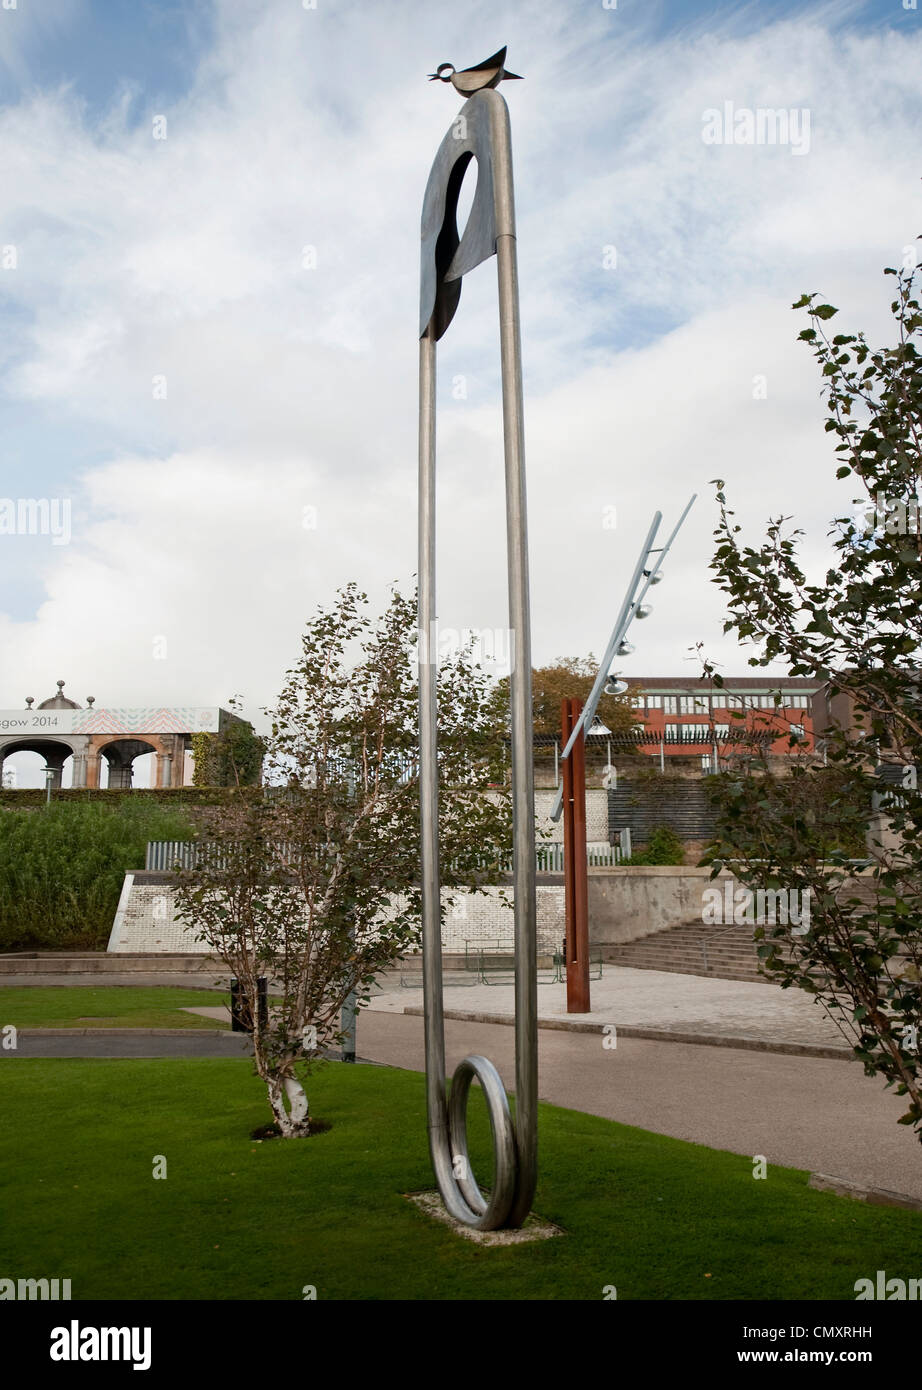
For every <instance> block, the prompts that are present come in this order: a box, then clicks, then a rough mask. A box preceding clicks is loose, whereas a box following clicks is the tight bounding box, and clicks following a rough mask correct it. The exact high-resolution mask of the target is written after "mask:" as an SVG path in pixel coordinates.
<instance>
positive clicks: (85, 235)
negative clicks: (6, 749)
mask: <svg viewBox="0 0 922 1390" xmlns="http://www.w3.org/2000/svg"><path fill="white" fill-rule="evenodd" d="M920 3H922V0H920ZM920 26H922V18H920V12H919V10H918V9H914V8H912V7H911V5H910V4H909V0H885V2H884V0H872V3H861V2H860V0H836V3H818V4H804V3H783V2H779V3H768V2H767V0H762V3H746V4H739V3H735V2H733V0H728V2H727V3H722V4H708V3H698V0H679V2H678V3H675V0H673V2H672V3H665V2H663V3H658V0H617V4H609V3H598V0H595V2H594V3H589V0H529V3H528V4H525V3H523V0H519V3H515V4H513V3H503V0H489V3H481V0H468V2H467V3H466V4H465V5H463V6H458V5H446V4H439V5H433V4H431V3H424V0H388V3H387V4H369V3H367V0H364V3H360V0H315V3H307V0H259V2H257V0H192V3H183V4H180V3H173V0H136V3H133V4H131V5H125V4H123V3H120V0H44V2H43V3H39V0H2V4H0V265H2V268H0V324H2V332H0V421H2V429H0V447H2V454H0V457H2V464H3V468H2V486H0V492H2V494H3V497H5V498H8V499H10V500H12V501H13V502H14V503H15V502H16V501H17V500H18V499H20V498H36V499H46V500H47V501H48V504H49V513H48V515H49V517H50V518H53V519H54V518H56V520H57V525H55V526H54V527H52V526H51V524H50V523H49V528H48V530H49V531H51V530H52V529H53V530H55V531H56V534H2V535H0V583H2V588H0V595H2V597H0V654H2V655H0V662H2V667H0V707H2V708H8V709H14V708H20V707H21V706H22V704H23V703H24V698H25V696H26V695H33V696H34V697H35V698H36V700H41V699H44V698H46V697H47V696H49V695H51V694H53V692H54V689H55V681H56V680H57V679H64V680H66V682H67V688H66V693H68V694H69V695H70V696H71V697H72V698H74V699H76V700H77V701H78V703H80V704H81V705H82V704H84V703H85V701H86V696H87V695H88V694H90V695H93V696H94V697H95V700H96V704H97V707H109V706H119V705H136V706H137V705H144V706H149V705H158V706H159V705H168V704H181V705H192V704H198V705H210V704H224V705H226V703H227V700H228V697H230V696H231V695H233V694H235V693H239V694H240V695H241V696H242V697H243V702H244V708H245V710H246V711H247V712H248V713H249V715H250V716H251V717H253V718H254V719H255V720H256V722H257V723H258V724H264V720H263V719H262V716H261V715H260V710H261V709H262V708H263V707H264V706H266V705H267V704H270V703H271V702H272V700H273V699H274V697H275V696H276V695H277V694H278V691H279V689H280V686H281V681H282V677H283V674H284V672H285V670H286V669H287V667H288V666H290V665H291V664H292V663H293V662H294V661H295V660H296V659H297V655H298V651H299V638H300V633H301V631H302V630H303V627H304V623H305V621H306V619H307V618H308V616H309V615H310V614H311V613H312V612H313V611H314V610H315V609H316V607H317V606H318V605H327V604H329V603H330V602H331V601H332V599H333V597H334V595H335V591H336V589H337V588H338V587H339V586H340V585H342V584H345V583H347V582H348V581H350V580H355V581H357V582H358V584H359V586H360V587H361V588H362V589H363V590H365V591H366V592H367V593H368V594H369V596H370V598H371V599H372V600H373V603H374V604H375V605H376V606H380V605H382V604H383V603H384V602H385V601H386V598H387V591H388V587H389V585H391V584H393V583H396V584H397V585H398V586H400V587H401V588H403V589H409V588H411V587H412V585H413V583H414V578H413V576H414V572H415V569H416V467H417V440H416V433H417V393H418V386H417V364H418V344H417V332H418V328H417V318H418V292H419V291H418V284H419V218H420V211H421V205H422V196H423V191H424V188H425V184H426V179H427V177H428V172H429V168H430V165H431V163H432V160H433V158H434V155H435V151H436V149H437V148H438V145H439V142H440V141H441V139H442V137H443V135H444V134H445V132H446V131H447V129H448V128H449V126H450V124H451V123H452V121H453V119H454V117H455V115H456V113H457V111H458V109H459V107H460V104H461V103H460V98H459V97H458V95H457V93H455V91H454V90H453V88H452V87H451V86H449V85H444V84H442V83H435V82H432V83H430V82H428V81H427V80H426V79H427V74H429V73H432V72H434V71H435V69H436V66H437V65H438V64H439V63H441V62H449V61H450V62H453V63H454V64H455V65H456V66H457V67H458V68H461V67H466V66H468V65H470V64H473V63H475V62H478V61H479V60H481V59H482V58H484V57H486V56H487V55H488V54H490V53H492V52H494V51H495V50H496V49H497V48H499V47H500V46H501V45H503V44H507V45H508V48H509V52H508V63H509V66H510V67H511V68H512V70H514V71H515V72H517V73H521V74H522V75H523V76H524V78H525V80H524V81H522V82H508V83H504V84H503V85H502V88H501V91H502V94H503V96H504V97H505V98H506V100H507V103H508V105H509V109H510V114H511V123H512V140H513V152H514V166H515V184H516V210H517V232H518V258H519V272H520V290H521V322H522V339H523V360H524V370H525V430H526V470H527V486H528V524H529V552H530V566H531V600H532V640H533V654H534V659H535V662H536V664H541V663H545V662H550V661H552V660H553V659H554V658H556V657H558V656H561V655H585V654H586V653H588V652H590V651H592V652H595V653H596V655H599V654H600V653H601V651H602V649H603V648H604V646H605V643H606V641H607V638H608V634H609V632H610V629H611V626H612V623H613V621H614V617H615V612H616V610H617V608H618V606H619V604H620V601H621V598H622V596H623V591H624V587H625V585H626V583H627V580H628V578H629V575H630V573H631V571H632V570H633V567H634V564H635V562H636V558H637V551H638V548H639V546H640V542H641V540H642V538H643V535H644V534H645V532H646V529H647V526H648V525H649V522H650V518H651V516H652V513H653V512H654V510H655V509H657V508H659V509H660V510H661V511H662V512H663V514H664V530H667V531H668V530H669V529H671V527H672V525H673V523H674V521H675V520H676V519H677V517H678V515H679V512H680V511H681V509H682V507H683V506H684V504H685V502H686V500H687V499H688V497H689V496H690V495H691V494H692V493H693V492H696V493H697V494H698V500H697V502H696V504H695V507H694V508H693V510H692V513H691V516H690V518H689V520H688V522H687V523H686V525H685V527H684V528H683V530H682V532H681V533H680V535H679V537H678V539H677V541H676V543H675V546H674V551H673V554H672V555H671V556H670V557H669V561H668V563H667V566H666V578H665V579H664V581H663V583H662V584H661V585H659V586H658V588H657V589H656V591H655V593H654V594H653V595H652V597H653V599H654V600H655V601H654V604H653V609H654V611H653V613H652V614H651V616H650V617H649V618H648V619H647V620H646V621H645V622H644V623H643V625H642V626H640V625H637V624H635V627H634V629H633V630H632V633H631V640H632V641H633V643H634V645H635V647H636V651H635V653H634V655H632V656H631V657H629V658H625V660H624V662H623V663H622V664H621V666H620V670H621V672H622V674H624V675H625V676H626V677H628V678H629V679H632V678H635V677H637V676H641V675H660V676H663V675H679V674H682V673H688V674H692V675H694V674H698V673H699V671H700V659H699V657H698V655H697V653H696V646H697V644H699V643H701V644H703V650H704V651H705V652H706V653H707V654H708V656H710V657H711V658H712V659H714V660H716V661H718V662H719V663H720V664H721V665H722V668H723V670H724V671H725V673H726V674H742V673H744V672H745V671H746V669H747V658H748V657H749V656H750V655H751V654H752V653H751V652H750V651H749V650H746V649H743V648H740V647H739V646H738V645H737V644H736V642H735V640H734V639H733V638H732V637H727V636H724V635H723V633H722V624H723V620H724V616H725V611H724V604H723V599H722V595H721V594H720V592H719V591H718V590H717V588H716V587H715V585H714V584H713V582H712V577H711V573H710V571H709V563H710V559H711V555H712V553H713V547H714V541H713V535H712V533H713V529H714V526H715V524H716V515H717V514H716V507H715V502H714V486H713V483H712V481H711V480H713V479H715V478H718V477H719V478H723V479H725V480H726V485H727V493H728V501H729V503H730V505H731V506H732V507H733V508H734V509H735V511H736V513H737V519H738V520H739V521H740V523H741V524H742V525H743V527H744V531H745V533H746V538H747V539H749V540H752V541H754V542H755V541H757V540H758V539H759V538H760V537H761V536H762V534H763V533H764V526H765V522H766V519H767V518H768V517H770V516H775V515H778V514H784V515H786V516H793V517H794V518H795V519H796V523H797V524H798V525H800V526H801V527H803V529H804V530H805V532H806V538H805V541H804V556H805V559H806V561H807V563H808V566H809V567H810V569H811V572H814V571H815V572H816V573H817V574H820V573H822V571H823V569H825V568H826V561H827V560H828V558H829V553H830V552H829V545H830V542H829V539H828V532H829V530H830V525H831V520H832V518H833V517H834V516H835V515H838V514H841V512H842V510H843V509H847V508H848V504H849V501H850V499H851V496H852V495H853V492H852V490H853V488H854V484H853V483H849V482H848V481H847V480H846V481H845V482H841V483H840V482H836V481H835V479H834V471H835V465H834V462H833V455H832V446H831V441H830V438H829V437H828V436H827V435H826V434H825V433H824V430H823V420H824V410H823V401H822V396H821V380H820V377H819V375H818V370H819V369H818V367H817V365H816V363H815V362H814V360H813V358H812V356H811V354H810V352H809V351H808V349H807V348H806V345H805V344H803V343H798V342H797V341H796V339H797V334H798V332H799V331H800V329H801V328H802V327H804V326H805V323H806V320H805V319H804V318H803V315H802V313H801V314H796V313H793V312H792V311H791V307H790V306H791V305H792V304H793V302H794V301H795V300H796V299H798V298H799V297H800V295H801V293H803V292H804V291H808V292H809V291H818V292H819V293H820V294H821V295H822V297H823V298H824V299H825V300H827V301H828V302H830V303H832V304H835V305H837V306H838V307H839V309H840V316H839V319H837V321H836V323H837V326H840V331H855V330H857V329H864V330H865V331H866V332H867V333H868V335H869V337H870V338H871V339H872V340H874V341H877V340H879V341H889V339H890V334H891V328H890V318H889V310H888V306H889V301H890V298H891V297H892V294H891V290H892V283H893V282H892V281H891V280H888V279H886V278H885V277H884V276H883V273H882V272H883V268H884V267H885V266H888V265H889V266H892V265H899V264H901V263H903V261H904V258H905V257H906V256H907V255H910V256H911V255H912V254H914V249H913V248H914V243H915V239H916V237H917V236H918V235H919V233H920V232H922V197H920V176H922V168H920V164H922V160H920V158H919V153H918V151H919V140H918V131H919V128H920V116H922V80H920V79H922V28H920ZM727 103H730V104H731V105H730V107H729V110H730V112H731V114H732V115H733V116H734V120H739V119H740V117H739V116H738V114H737V113H739V112H741V111H751V112H753V113H758V112H760V111H761V112H771V113H776V114H775V116H774V117H773V119H776V118H777V113H778V112H783V113H785V115H786V118H787V125H788V136H787V140H786V142H784V143H774V144H769V143H752V144H741V143H731V142H729V141H728V140H726V139H721V140H715V139H714V138H713V135H714V124H713V123H714V116H713V115H710V116H709V115H707V113H709V112H710V113H714V112H717V113H718V114H719V117H720V122H721V123H722V125H721V129H723V130H724V131H725V130H726V126H725V122H726V112H727V110H728V106H727ZM709 130H710V137H709V136H708V131H709ZM475 175H476V169H475V168H474V167H473V166H472V169H471V170H470V171H469V173H468V176H467V178H466V180H465V191H464V194H463V198H462V201H463V203H464V204H465V205H467V204H468V203H469V199H470V189H471V187H472V184H473V179H474V177H475ZM469 185H470V187H469ZM494 265H495V261H493V260H491V261H488V262H486V263H484V264H483V265H481V266H480V267H478V268H477V269H476V270H474V271H473V272H471V273H470V274H469V275H467V276H466V277H465V279H464V284H463V291H462V296H461V305H460V308H459V311H458V314H457V317H456V319H455V321H454V323H453V324H452V325H451V328H450V329H449V331H448V333H447V334H446V336H445V337H444V338H443V340H442V341H441V343H440V344H439V401H438V482H439V503H438V505H439V510H438V518H439V534H438V594H439V604H438V607H439V622H440V626H441V627H442V629H443V630H445V629H453V630H455V631H458V632H461V631H463V630H465V629H472V630H475V631H478V632H485V633H492V632H495V631H496V630H502V629H504V627H505V624H506V622H507V596H506V559H505V517H504V484H503V463H502V461H503V452H502V417H501V411H500V396H499V392H500V378H499V342H498V330H497V309H496V278H495V270H494Z"/></svg>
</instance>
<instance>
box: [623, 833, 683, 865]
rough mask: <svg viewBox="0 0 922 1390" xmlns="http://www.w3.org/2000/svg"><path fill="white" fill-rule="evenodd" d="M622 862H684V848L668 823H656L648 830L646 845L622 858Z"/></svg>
mask: <svg viewBox="0 0 922 1390" xmlns="http://www.w3.org/2000/svg"><path fill="white" fill-rule="evenodd" d="M621 862H622V864H628V865H632V864H684V863H685V848H684V846H683V844H682V841H681V840H680V839H679V837H678V835H677V834H676V833H675V831H674V830H673V829H672V827H671V826H668V825H657V826H655V827H654V829H653V830H652V831H651V832H650V839H649V840H648V841H647V847H646V849H644V850H639V851H638V852H637V854H632V855H631V857H630V858H629V859H622V861H621Z"/></svg>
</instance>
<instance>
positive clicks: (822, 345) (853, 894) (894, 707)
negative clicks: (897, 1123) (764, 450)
mask: <svg viewBox="0 0 922 1390" xmlns="http://www.w3.org/2000/svg"><path fill="white" fill-rule="evenodd" d="M885 273H886V274H888V275H892V276H894V277H895V280H896V298H895V299H894V300H893V302H892V305H891V310H892V313H893V317H894V321H895V328H896V332H895V338H896V341H895V343H894V344H893V345H892V346H890V347H883V348H876V349H875V348H872V347H871V346H870V345H869V344H868V342H867V340H866V338H865V335H864V334H863V333H858V334H849V333H837V334H836V335H835V336H833V337H830V336H829V331H828V330H827V327H826V325H827V324H828V322H829V320H830V319H832V318H833V317H834V316H835V314H836V313H837V312H838V311H837V310H836V309H835V308H834V307H833V306H832V305H830V304H824V303H819V302H817V300H818V296H817V295H815V294H805V295H804V296H803V297H802V298H801V299H800V300H798V302H797V303H796V304H795V305H794V306H793V307H794V308H795V309H796V310H802V309H805V310H806V311H807V313H808V314H809V317H810V321H811V322H810V326H809V327H807V328H805V329H804V330H803V332H801V334H800V338H801V339H802V340H803V341H804V342H806V343H807V344H809V345H810V346H811V347H812V349H813V351H814V355H815V357H816V360H817V362H818V363H819V364H820V367H821V372H822V378H823V385H824V395H825V399H826V402H827V405H828V418H827V420H826V430H827V432H829V433H830V434H832V435H833V436H834V438H835V440H836V444H835V450H836V452H837V453H838V454H839V456H840V466H839V467H838V471H837V474H836V476H837V477H838V478H848V477H850V478H853V479H854V481H855V483H856V484H857V486H858V488H859V489H860V492H861V495H860V496H859V497H856V498H854V499H853V511H852V513H851V515H848V516H840V517H837V518H835V521H834V525H833V530H832V531H831V532H830V535H831V536H832V537H833V540H832V546H833V550H834V552H835V562H834V564H832V565H831V566H830V568H829V569H828V570H827V571H826V574H825V576H824V578H823V580H822V581H821V582H813V581H811V580H809V579H808V578H807V577H806V575H805V574H804V572H803V570H802V569H801V567H800V564H799V561H798V545H799V539H798V538H799V537H800V536H801V535H802V534H803V533H802V532H801V531H800V530H796V529H795V530H789V529H788V528H787V525H786V523H787V522H788V521H790V518H788V517H778V518H776V519H773V520H771V521H770V523H769V525H768V529H767V534H766V539H765V540H764V541H763V542H762V543H761V544H760V545H758V546H756V547H752V546H748V545H744V544H743V542H742V540H741V539H740V527H739V526H738V525H737V524H735V522H734V521H733V520H732V518H733V512H732V511H730V510H729V509H728V507H727V503H726V496H725V493H724V484H723V482H722V481H720V480H718V482H717V499H718V502H719V504H720V522H719V525H718V528H717V531H716V533H715V534H716V537H717V547H716V551H715V555H714V558H713V561H712V566H711V568H712V569H713V570H714V571H715V577H716V583H717V584H718V585H719V587H720V588H721V589H722V590H723V591H724V593H725V594H726V595H727V597H728V608H729V617H728V619H727V621H726V622H725V624H724V630H725V631H735V632H736V633H737V635H738V636H739V637H740V638H741V639H742V640H743V641H744V642H746V643H752V644H754V645H755V646H756V648H757V650H758V653H759V654H758V655H757V656H755V657H752V658H750V665H753V666H765V665H768V664H769V663H771V662H777V661H783V662H784V663H785V665H786V666H787V668H788V669H789V670H790V672H791V674H792V675H794V676H808V677H813V678H817V679H821V680H825V681H827V682H828V684H827V687H826V694H827V695H828V697H829V698H830V699H831V700H832V701H833V705H832V709H833V711H834V712H835V711H837V714H836V718H835V720H834V722H833V727H832V728H831V729H830V730H829V731H828V734H827V736H826V737H825V740H824V743H825V750H824V755H823V756H824V759H825V765H823V764H822V763H821V761H820V757H819V756H818V755H817V756H814V757H813V758H812V759H807V760H804V761H803V762H802V763H801V764H800V765H798V766H796V767H795V769H794V772H793V775H792V776H791V777H790V778H789V779H787V780H780V779H777V778H775V777H774V776H773V775H772V774H771V772H770V770H769V768H768V766H767V765H766V764H765V763H764V760H763V765H762V766H761V767H758V766H752V767H750V769H749V770H748V772H744V773H743V775H740V776H739V777H738V778H737V779H735V780H733V779H731V780H730V781H729V783H728V792H727V796H726V799H725V802H724V806H723V810H722V813H721V816H720V822H719V830H718V837H717V840H716V842H715V844H714V846H713V847H712V849H711V852H710V854H709V856H708V862H711V863H713V865H714V871H715V873H716V872H717V870H718V869H719V868H720V867H721V865H722V864H724V863H726V864H727V865H728V866H730V867H732V868H733V869H734V870H735V871H736V872H737V873H738V875H739V877H740V878H741V879H742V881H743V882H744V883H746V884H747V885H748V886H750V887H755V886H756V885H758V886H761V887H764V888H767V889H787V890H788V891H795V892H800V893H803V892H804V891H807V892H808V893H809V895H810V896H809V898H808V901H809V903H810V919H809V930H807V931H806V932H805V933H802V934H801V933H800V932H798V933H796V934H795V933H793V932H792V931H791V930H790V929H789V928H788V927H786V926H785V925H783V924H782V923H771V924H769V923H766V924H764V925H763V926H760V927H759V929H758V930H757V932H756V936H757V938H758V939H760V940H761V943H762V944H761V945H760V946H759V954H760V956H761V958H762V961H763V964H764V966H765V968H766V969H767V970H768V971H771V972H773V973H774V974H775V976H776V977H777V978H778V979H779V980H780V983H781V984H782V986H783V987H788V986H792V985H795V986H799V987H800V988H801V989H804V990H808V991H809V992H810V993H812V994H814V995H815V996H816V997H817V998H818V999H819V1000H820V1001H822V1003H823V1004H824V1005H825V1006H826V1007H827V1008H828V1009H829V1010H830V1012H831V1014H832V1016H833V1017H834V1018H835V1019H836V1020H837V1021H838V1022H839V1024H840V1027H841V1028H842V1031H843V1032H844V1033H845V1035H846V1036H847V1037H848V1038H849V1041H850V1042H851V1043H852V1045H853V1048H854V1051H855V1054H856V1055H857V1056H858V1057H859V1058H860V1059H861V1061H862V1062H863V1063H864V1066H865V1070H866V1071H867V1072H868V1074H869V1075H874V1074H880V1075H882V1076H884V1077H885V1078H886V1080H887V1084H888V1086H895V1087H896V1091H897V1094H899V1095H903V1096H907V1097H908V1108H907V1110H906V1113H905V1114H904V1115H903V1116H902V1120H901V1123H903V1124H909V1125H913V1126H914V1128H915V1130H916V1132H917V1134H919V1135H920V1138H922V1070H920V1062H919V1035H920V1025H922V1016H920V1015H922V1003H920V999H922V991H920V981H922V975H920V965H922V835H920V830H922V798H920V797H919V794H918V791H917V790H916V783H917V777H916V768H917V766H918V764H919V761H920V758H922V692H920V683H919V649H920V642H922V601H920V600H922V585H920V559H922V536H920V528H919V515H920V512H919V495H920V463H922V459H920V432H922V359H920V355H919V348H918V344H919V335H920V329H922V313H920V309H919V302H918V299H917V297H916V295H917V288H916V282H917V280H918V275H919V272H918V271H917V270H916V269H915V267H914V266H908V267H904V268H903V269H901V270H894V269H888V270H887V271H886V272H885ZM707 670H708V671H709V673H710V674H711V675H712V676H713V677H714V679H715V683H717V684H718V685H719V684H720V683H721V681H720V677H719V675H717V674H716V672H715V671H714V669H713V666H712V665H708V666H707ZM880 762H886V763H890V764H891V765H893V768H894V772H895V775H896V776H897V777H898V778H899V781H900V783H901V784H902V785H901V787H900V788H899V790H898V791H897V793H896V794H895V795H888V794H887V793H886V790H885V789H884V788H883V787H882V783H881V778H880V776H879V775H878V772H877V768H878V765H879V763H880ZM833 771H834V772H835V774H836V775H835V778H833V777H832V776H831V773H832V772H833ZM822 805H825V807H826V809H825V810H820V809H818V808H819V807H821V806H822ZM875 810H876V814H874V811H875ZM859 823H860V824H862V825H863V826H864V828H865V830H866V844H867V850H866V854H867V860H866V862H867V866H868V867H867V868H866V870H865V871H864V872H863V873H861V874H860V875H856V873H855V865H854V864H853V863H850V862H849V855H850V851H851V852H853V842H854V832H855V829H856V824H859Z"/></svg>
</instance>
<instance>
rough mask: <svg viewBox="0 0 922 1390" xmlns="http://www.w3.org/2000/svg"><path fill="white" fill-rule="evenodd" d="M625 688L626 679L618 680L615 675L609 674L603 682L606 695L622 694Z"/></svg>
mask: <svg viewBox="0 0 922 1390" xmlns="http://www.w3.org/2000/svg"><path fill="white" fill-rule="evenodd" d="M626 690H627V681H620V680H619V679H618V677H617V676H609V677H608V680H607V681H606V682H605V694H606V695H623V694H624V692H625V691H626Z"/></svg>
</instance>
